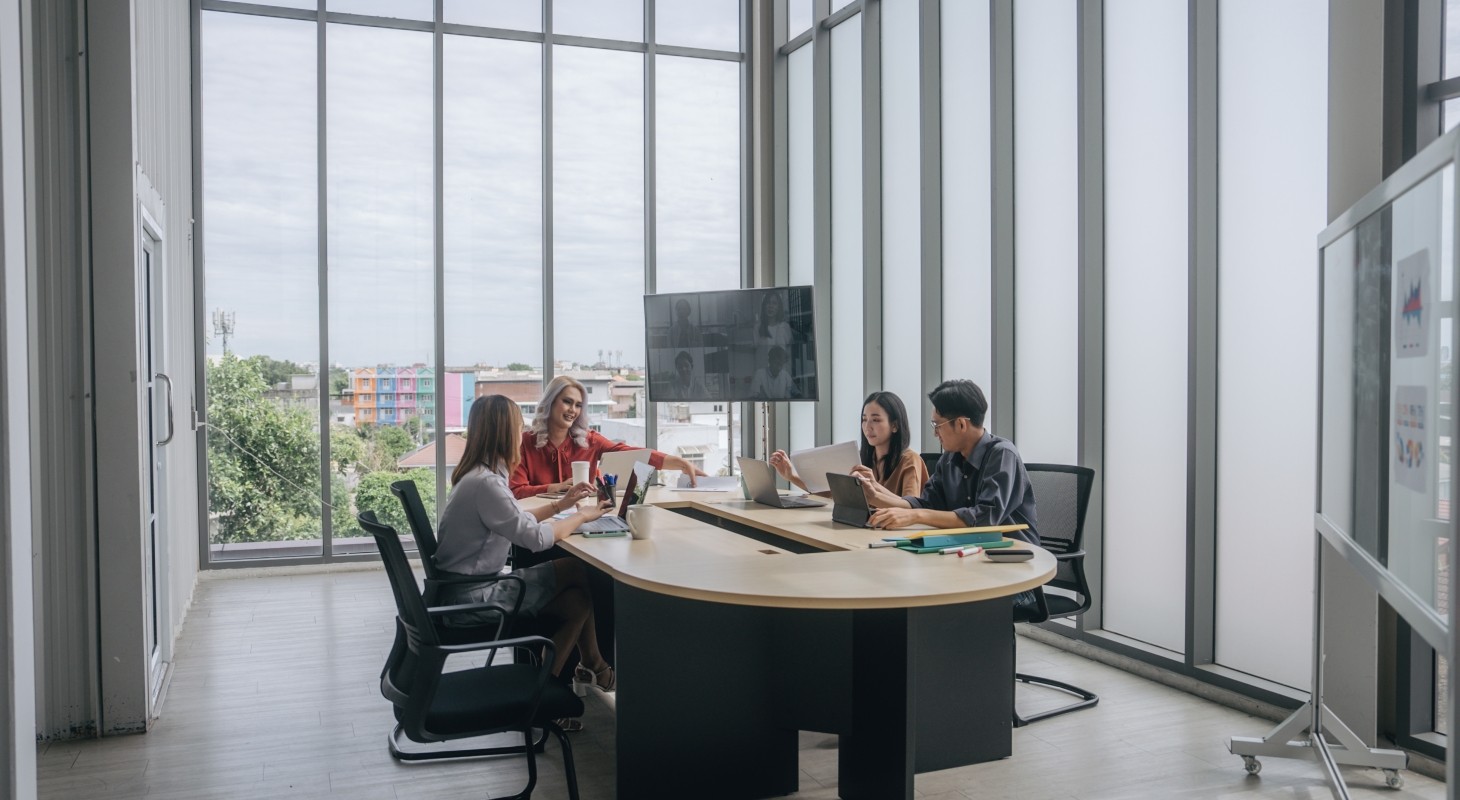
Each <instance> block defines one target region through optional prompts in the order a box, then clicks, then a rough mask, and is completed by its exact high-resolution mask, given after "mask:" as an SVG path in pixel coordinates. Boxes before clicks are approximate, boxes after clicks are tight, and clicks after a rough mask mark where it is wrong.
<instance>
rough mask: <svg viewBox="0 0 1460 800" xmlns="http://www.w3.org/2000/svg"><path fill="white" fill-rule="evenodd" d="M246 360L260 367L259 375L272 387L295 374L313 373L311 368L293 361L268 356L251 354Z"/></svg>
mask: <svg viewBox="0 0 1460 800" xmlns="http://www.w3.org/2000/svg"><path fill="white" fill-rule="evenodd" d="M246 360H247V361H248V362H249V363H250V364H253V365H254V366H255V367H257V368H258V372H259V377H261V378H263V379H264V383H266V384H268V386H269V388H270V389H272V388H274V387H275V386H276V385H278V384H281V383H284V382H286V381H288V380H289V378H290V377H292V376H294V375H309V374H311V373H310V371H309V370H307V369H305V368H304V367H301V366H299V365H298V364H295V363H294V362H293V361H288V360H285V361H278V360H275V359H272V358H269V357H268V356H249V357H248V358H247V359H246Z"/></svg>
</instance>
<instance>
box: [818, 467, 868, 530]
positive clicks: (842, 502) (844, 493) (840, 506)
mask: <svg viewBox="0 0 1460 800" xmlns="http://www.w3.org/2000/svg"><path fill="white" fill-rule="evenodd" d="M826 481H827V483H829V484H831V500H832V502H833V503H834V505H833V506H832V507H831V521H832V522H840V523H842V524H843V525H855V526H857V527H858V528H865V527H867V518H868V517H870V516H872V508H871V506H869V505H867V495H866V494H865V493H863V491H862V482H861V481H860V480H857V479H856V478H854V477H852V476H851V475H840V474H837V473H835V472H828V473H826Z"/></svg>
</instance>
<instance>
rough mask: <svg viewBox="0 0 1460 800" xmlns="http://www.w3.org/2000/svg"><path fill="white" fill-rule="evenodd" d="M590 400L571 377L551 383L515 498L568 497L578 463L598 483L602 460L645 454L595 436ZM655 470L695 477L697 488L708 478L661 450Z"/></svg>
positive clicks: (515, 481)
mask: <svg viewBox="0 0 1460 800" xmlns="http://www.w3.org/2000/svg"><path fill="white" fill-rule="evenodd" d="M585 397H587V393H586V392H585V391H584V390H583V384H581V383H579V382H578V381H576V380H573V379H572V378H569V377H568V376H566V375H559V376H558V377H556V378H553V379H552V381H551V382H550V383H548V387H547V391H546V392H545V393H543V396H542V402H540V403H538V404H537V416H535V417H534V418H533V420H532V430H528V431H523V433H522V462H521V463H519V464H518V465H517V469H516V470H515V471H514V472H513V473H512V481H511V488H512V496H513V497H516V498H518V499H519V500H520V499H522V498H524V497H531V496H533V495H536V494H541V493H543V492H562V491H566V490H567V489H568V488H569V487H571V486H572V485H573V483H572V478H573V462H574V461H587V462H588V464H589V476H588V480H589V481H592V480H594V478H595V477H596V476H597V475H598V457H599V456H601V455H602V454H604V453H612V452H615V451H619V450H640V449H643V448H639V447H634V446H633V445H627V444H624V443H622V442H611V441H609V440H608V439H607V438H606V437H605V436H603V435H602V434H600V433H598V432H597V431H593V430H589V428H588V416H587V415H586V414H584V413H583V412H584V409H583V400H584V398H585ZM649 465H650V466H652V467H654V468H655V469H677V470H681V471H683V472H684V474H686V475H688V476H690V477H689V482H690V485H691V486H693V485H694V483H695V477H696V476H698V475H704V474H705V473H704V472H702V471H700V470H698V469H696V468H695V467H694V465H693V464H691V463H689V462H688V461H685V460H684V459H682V458H680V457H679V456H671V455H669V454H667V453H661V452H659V451H657V450H656V451H653V452H652V453H651V454H650V455H649Z"/></svg>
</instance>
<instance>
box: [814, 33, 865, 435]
mask: <svg viewBox="0 0 1460 800" xmlns="http://www.w3.org/2000/svg"><path fill="white" fill-rule="evenodd" d="M862 268H863V264H862V15H861V14H858V15H856V16H854V17H852V18H850V19H848V20H847V21H845V22H843V23H842V24H840V25H838V26H836V27H835V28H833V29H832V31H831V309H832V311H831V414H832V418H831V431H832V433H831V438H832V440H833V441H838V442H844V441H847V440H851V439H856V438H857V437H858V436H860V435H861V434H860V431H861V425H860V422H859V420H860V418H861V413H862V399H863V398H864V397H865V396H866V393H865V392H864V391H863V388H864V384H863V379H864V378H863V376H864V370H863V352H862V343H863V341H864V340H863V336H862V330H863V325H864V322H863V314H862V302H863V271H862ZM823 352H825V351H824V350H823Z"/></svg>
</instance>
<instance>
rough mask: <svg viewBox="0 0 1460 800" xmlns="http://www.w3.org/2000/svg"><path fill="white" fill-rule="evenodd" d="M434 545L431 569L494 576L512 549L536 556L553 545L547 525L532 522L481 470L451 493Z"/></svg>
mask: <svg viewBox="0 0 1460 800" xmlns="http://www.w3.org/2000/svg"><path fill="white" fill-rule="evenodd" d="M437 539H438V541H439V544H438V546H437V548H436V566H438V567H440V568H442V569H444V570H447V571H448V572H455V573H457V574H458V575H495V574H497V573H498V572H500V571H501V570H502V565H503V564H506V563H507V553H508V551H509V550H511V549H512V545H514V544H520V545H522V546H523V547H526V548H527V549H529V550H532V551H533V552H539V551H542V550H546V549H548V548H549V547H552V546H553V542H554V541H555V537H554V535H553V527H552V523H551V521H549V522H538V521H537V518H536V517H534V516H532V514H530V513H528V512H527V511H524V510H523V509H522V507H521V506H519V505H517V501H516V500H514V499H512V490H511V489H508V488H507V478H506V477H504V476H502V475H500V474H498V473H496V472H492V471H491V470H489V469H487V468H486V467H477V468H476V469H475V470H473V471H472V472H470V473H469V474H467V476H466V477H464V478H462V479H461V482H460V483H458V484H456V486H454V487H452V489H451V496H450V497H449V498H447V500H446V510H445V511H443V512H441V527H440V531H439V532H438V534H437Z"/></svg>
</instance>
